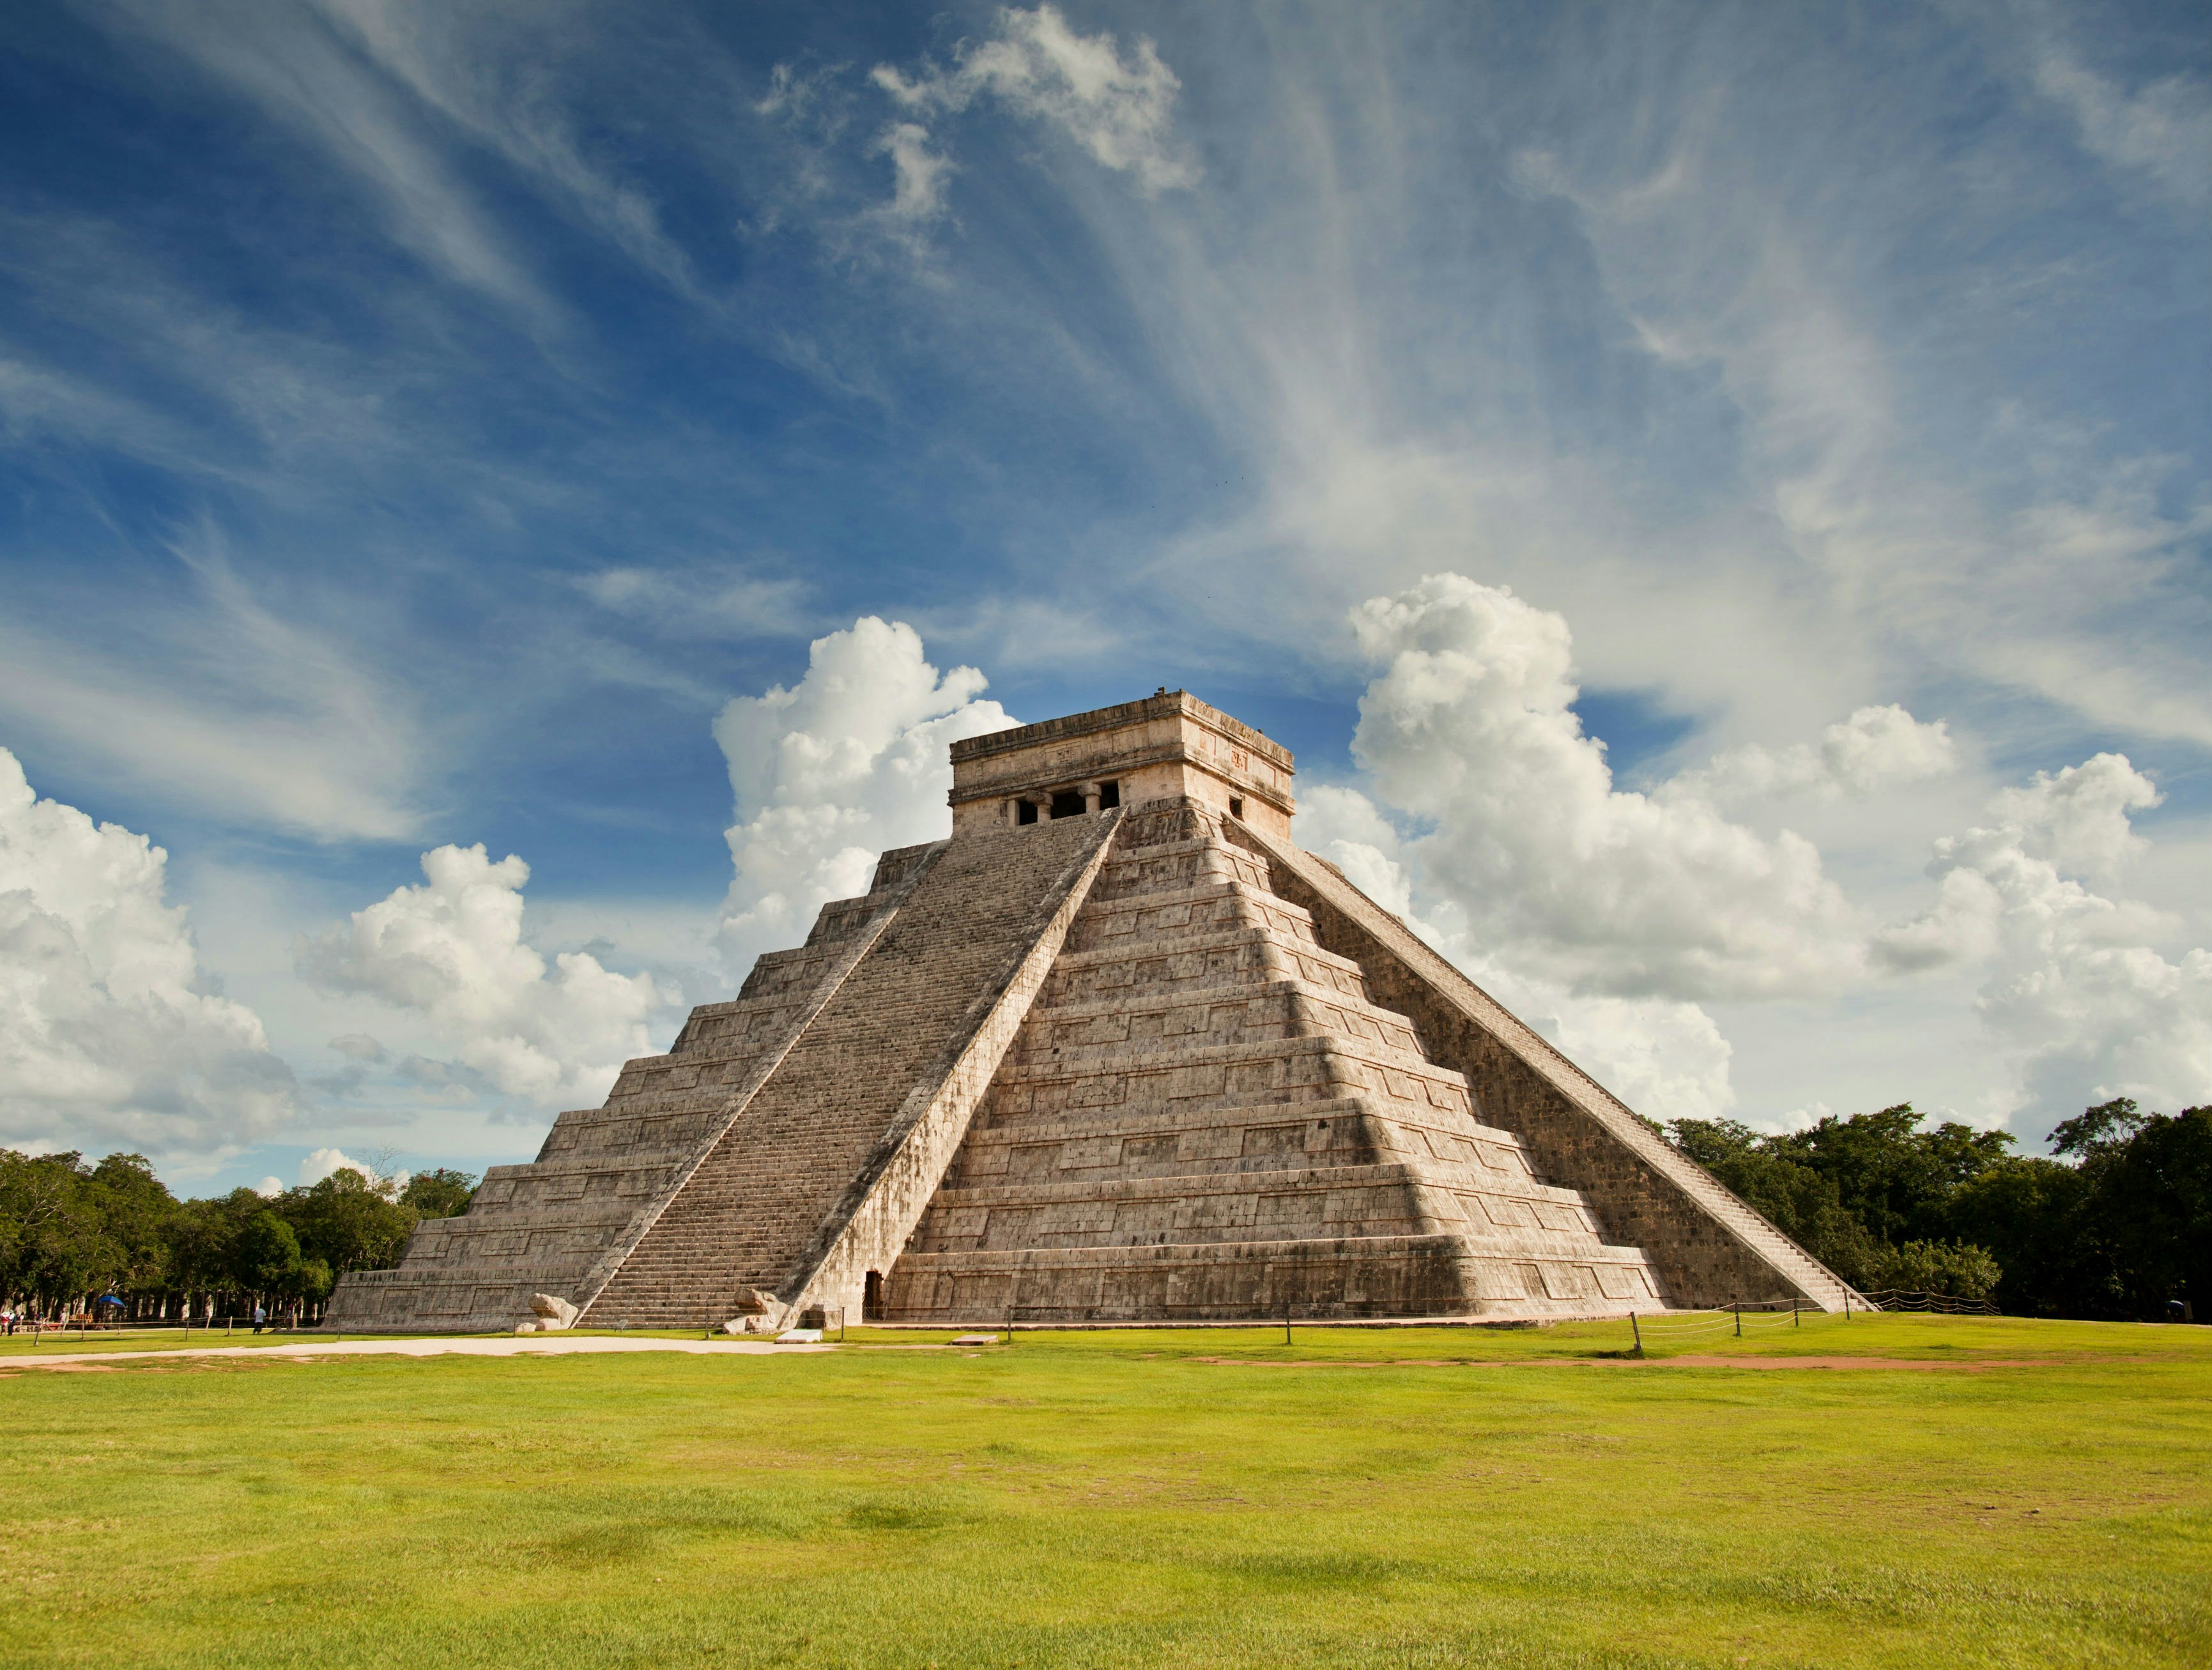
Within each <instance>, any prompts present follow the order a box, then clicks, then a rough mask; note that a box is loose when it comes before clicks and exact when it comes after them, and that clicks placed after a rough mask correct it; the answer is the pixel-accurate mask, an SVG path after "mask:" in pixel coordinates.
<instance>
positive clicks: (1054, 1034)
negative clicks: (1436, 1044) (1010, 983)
mask: <svg viewBox="0 0 2212 1670" xmlns="http://www.w3.org/2000/svg"><path fill="white" fill-rule="evenodd" d="M1658 1296H1659V1284H1658V1280H1657V1278H1656V1277H1655V1275H1654V1273H1653V1272H1652V1271H1651V1269H1650V1266H1649V1264H1648V1262H1647V1260H1645V1258H1644V1254H1642V1253H1641V1252H1640V1251H1638V1249H1637V1248H1633V1247H1626V1246H1613V1245H1607V1243H1606V1242H1605V1241H1604V1240H1603V1238H1602V1236H1601V1234H1600V1232H1599V1230H1598V1226H1597V1224H1596V1223H1595V1220H1594V1219H1593V1218H1592V1217H1591V1215H1590V1214H1589V1211H1588V1210H1587V1208H1586V1207H1585V1205H1584V1204H1583V1200H1582V1199H1581V1197H1580V1196H1579V1195H1578V1194H1577V1193H1576V1192H1575V1191H1574V1190H1572V1189H1570V1188H1563V1187H1556V1186H1554V1185H1552V1184H1550V1183H1547V1182H1546V1181H1543V1180H1542V1179H1541V1177H1540V1176H1539V1175H1537V1173H1536V1171H1535V1169H1534V1167H1533V1166H1532V1165H1531V1163H1530V1162H1529V1157H1528V1153H1527V1151H1526V1150H1525V1148H1524V1146H1523V1145H1522V1143H1521V1141H1520V1139H1518V1138H1517V1137H1516V1136H1515V1135H1514V1134H1513V1133H1511V1132H1510V1131H1506V1130H1503V1129H1500V1128H1498V1126H1492V1125H1486V1124H1485V1123H1483V1122H1482V1121H1481V1120H1480V1118H1479V1117H1478V1115H1477V1113H1476V1110H1475V1108H1474V1103H1473V1101H1472V1099H1471V1098H1470V1096H1469V1095H1468V1086H1467V1083H1466V1080H1465V1079H1464V1078H1462V1076H1461V1075H1460V1074H1459V1073H1457V1072H1453V1071H1451V1070H1450V1069H1449V1068H1445V1067H1440V1066H1437V1064H1436V1063H1435V1062H1434V1061H1432V1060H1430V1059H1429V1057H1428V1056H1427V1055H1426V1054H1425V1052H1424V1050H1423V1048H1422V1044H1421V1041H1420V1039H1419V1036H1418V1035H1416V1033H1415V1030H1414V1029H1413V1025H1412V1024H1411V1023H1409V1022H1408V1021H1407V1018H1406V1017H1404V1016H1403V1015H1401V1014H1397V1013H1395V1012H1393V1011H1389V1010H1387V1009H1384V1008H1381V1007H1379V1006H1377V1005H1376V1004H1375V1003H1374V1002H1373V1001H1372V1000H1371V999H1370V994H1369V993H1368V991H1367V989H1366V987H1365V983H1364V979H1363V977H1362V975H1361V972H1360V969H1359V966H1358V964H1357V963H1353V962H1352V961H1351V960H1349V959H1348V958H1346V957H1343V956H1337V955H1335V954H1334V953H1333V952H1331V951H1328V950H1324V949H1323V948H1322V946H1321V945H1320V944H1318V943H1317V942H1316V938H1315V935H1314V932H1313V923H1312V918H1311V917H1310V914H1309V913H1308V912H1306V911H1305V910H1304V909H1302V908H1299V907H1298V906H1297V905H1294V904H1291V903H1289V902H1286V901H1285V900H1284V899H1282V898H1280V897H1279V896H1277V895H1276V894H1275V893H1274V892H1273V890H1271V888H1270V886H1269V884H1268V871H1267V864H1266V862H1265V861H1264V860H1263V859H1260V858H1259V857H1257V856H1256V855H1255V854H1254V853H1250V852H1248V851H1245V850H1244V849H1243V848H1241V847H1237V846H1234V845H1232V844H1231V842H1230V841H1228V840H1226V839H1225V837H1224V836H1223V835H1222V834H1221V832H1220V827H1219V820H1218V818H1215V817H1209V816H1208V815H1207V814H1206V812H1205V811H1203V810H1202V809H1200V808H1196V807H1190V806H1185V807H1179V808H1175V809H1172V810H1169V811H1153V812H1142V813H1139V814H1137V815H1136V816H1135V817H1133V819H1132V821H1131V822H1130V823H1128V824H1127V826H1125V827H1124V829H1122V831H1121V835H1120V836H1119V837H1118V838H1117V840H1116V841H1115V853H1114V854H1113V856H1112V857H1110V858H1109V860H1108V862H1107V863H1106V865H1104V867H1103V870H1102V871H1101V873H1100V876H1099V878H1098V880H1097V883H1096V884H1095V885H1094V886H1093V887H1092V889H1091V894H1090V896H1089V899H1088V901H1087V902H1085V905H1084V907H1083V908H1082V911H1081V913H1080V914H1079V916H1078V917H1077V918H1076V920H1075V923H1074V926H1073V931H1072V932H1071V933H1070V935H1069V937H1068V939H1067V942H1066V948H1065V949H1064V950H1062V951H1061V952H1060V956H1059V958H1058V959H1057V961H1056V962H1055V963H1054V966H1053V969H1052V973H1051V975H1050V977H1049V979H1048V981H1047V982H1046V984H1045V987H1044V989H1043V991H1042V994H1041V995H1040V997H1039V999H1038V1000H1037V1002H1036V1005H1034V1006H1033V1007H1031V1009H1030V1011H1029V1014H1028V1017H1027V1019H1026V1020H1025V1021H1024V1023H1023V1025H1022V1028H1021V1030H1020V1033H1019V1035H1018V1038H1017V1040H1016V1041H1015V1044H1014V1046H1013V1048H1012V1051H1011V1052H1010V1053H1009V1054H1008V1055H1007V1057H1006V1060H1005V1062H1004V1064H1003V1065H1002V1066H1000V1070H999V1072H998V1075H997V1077H996V1078H994V1081H993V1083H992V1085H991V1089H990V1093H989V1095H988V1096H987V1097H986V1098H985V1099H984V1102H983V1104H982V1106H981V1109H980V1110H979V1111H978V1113H977V1114H976V1116H975V1120H974V1122H973V1124H972V1125H971V1126H970V1127H969V1133H968V1135H967V1139H966V1141H965V1142H964V1143H963V1145H961V1148H960V1150H959V1152H958V1155H957V1157H956V1158H955V1159H954V1161H953V1163H952V1165H951V1169H950V1170H949V1172H948V1173H947V1175H946V1176H945V1181H944V1183H943V1185H942V1187H939V1189H938V1191H937V1193H936V1195H935V1198H934V1199H933V1201H932V1202H931V1204H930V1207H929V1210H928V1212H927V1215H926V1216H925V1217H924V1218H922V1220H921V1224H920V1225H919V1227H918V1228H917V1230H915V1236H914V1238H913V1240H912V1242H910V1243H909V1245H908V1249H907V1250H906V1251H905V1253H904V1254H903V1255H902V1257H901V1258H900V1259H899V1260H898V1261H897V1263H896V1266H894V1268H893V1270H892V1272H891V1273H890V1284H889V1289H888V1292H887V1293H886V1295H885V1298H884V1304H883V1314H884V1316H885V1317H886V1318H887V1319H889V1320H892V1321H912V1322H921V1321H980V1320H986V1319H993V1318H1000V1317H1004V1316H1006V1315H1010V1314H1011V1315H1013V1316H1014V1317H1016V1318H1017V1319H1018V1320H1024V1321H1110V1320H1134V1319H1138V1318H1148V1319H1153V1320H1163V1319H1171V1318H1180V1319H1187V1320H1192V1321H1201V1320H1219V1319H1226V1318H1232V1317H1251V1316H1256V1315H1279V1314H1281V1312H1282V1309H1283V1308H1284V1307H1285V1306H1286V1305H1287V1306H1289V1307H1291V1309H1292V1310H1293V1311H1294V1312H1295V1313H1296V1314H1297V1315H1302V1316H1312V1315H1340V1316H1388V1315H1450V1314H1461V1313H1466V1312H1470V1311H1482V1312H1486V1313H1505V1314H1514V1315H1572V1314H1581V1313H1584V1312H1588V1311H1589V1310H1592V1309H1621V1308H1627V1307H1630V1306H1635V1307H1640V1308H1642V1309H1651V1308H1653V1306H1654V1305H1655V1304H1656V1303H1658Z"/></svg>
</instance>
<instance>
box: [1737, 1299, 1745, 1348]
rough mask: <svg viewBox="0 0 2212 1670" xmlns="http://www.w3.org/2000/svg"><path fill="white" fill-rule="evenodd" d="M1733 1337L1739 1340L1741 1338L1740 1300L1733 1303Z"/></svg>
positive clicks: (1741, 1310)
mask: <svg viewBox="0 0 2212 1670" xmlns="http://www.w3.org/2000/svg"><path fill="white" fill-rule="evenodd" d="M1735 1337H1736V1338H1737V1339H1742V1338H1743V1301H1742V1300H1741V1299H1738V1300H1737V1301H1736V1302H1735Z"/></svg>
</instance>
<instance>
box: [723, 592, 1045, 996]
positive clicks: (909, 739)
mask: <svg viewBox="0 0 2212 1670" xmlns="http://www.w3.org/2000/svg"><path fill="white" fill-rule="evenodd" d="M985 682H986V681H985V679H984V677H983V675H982V674H981V673H980V672H978V671H976V670H975V668H973V667H955V668H953V669H952V670H951V671H950V672H947V673H945V674H944V675H942V676H941V677H940V676H939V672H938V671H937V669H936V668H935V667H933V666H932V665H930V664H929V662H928V660H927V658H926V656H925V654H924V652H923V649H922V643H921V635H919V634H918V633H916V632H915V629H913V628H912V627H910V626H908V625H907V624H906V623H905V622H901V621H889V622H887V621H884V620H880V619H878V617H876V616H872V615H868V616H862V617H861V618H860V619H859V620H857V621H855V622H854V623H853V625H852V627H851V629H849V630H847V631H843V632H833V633H830V634H829V635H828V636H827V637H823V638H817V639H816V640H815V641H814V643H813V645H812V646H811V648H810V649H809V651H808V653H807V668H806V677H804V678H803V679H801V680H800V681H799V683H798V684H797V685H796V686H795V687H793V689H784V688H783V687H782V686H781V685H777V686H775V687H774V688H773V689H769V691H768V692H767V694H766V695H757V696H739V697H738V698H737V699H736V700H734V701H731V702H730V703H729V705H728V706H727V707H724V708H723V709H722V712H721V714H720V716H719V717H718V718H717V719H716V720H715V721H714V739H715V741H717V742H718V743H720V744H721V746H722V752H723V755H724V756H725V757H726V759H727V761H728V762H729V768H730V788H731V792H732V796H733V797H734V799H735V804H736V811H737V822H736V823H733V824H732V826H731V828H730V829H728V831H727V832H726V838H727V840H728V841H729V844H730V856H731V859H732V863H733V865H734V866H735V869H736V875H735V878H734V879H733V880H732V882H731V884H730V891H729V897H728V899H727V900H726V902H725V903H724V905H723V908H722V921H721V927H720V943H721V945H722V948H723V952H724V955H725V956H727V957H728V958H730V959H731V960H732V963H734V964H737V965H740V966H741V965H742V964H743V963H744V962H746V961H748V960H749V959H750V958H751V957H752V956H757V954H758V953H760V952H762V951H764V950H775V949H777V948H779V947H781V946H788V945H794V944H799V941H800V940H802V939H803V938H805V934H806V931H807V929H808V928H809V927H811V926H812V925H813V920H814V914H815V912H816V911H817V910H818V909H819V908H821V906H822V905H823V902H825V901H828V900H830V899H837V898H849V897H851V896H854V895H856V894H860V893H862V892H865V891H866V890H867V885H868V879H869V876H870V874H871V872H872V869H873V866H874V864H875V859H876V855H877V854H878V853H880V852H882V851H883V850H884V848H886V847H907V846H912V845H915V843H917V842H920V841H933V840H941V839H942V838H943V837H944V836H945V835H947V834H948V833H949V832H950V830H951V815H950V813H949V812H948V811H947V810H946V807H945V793H946V792H947V791H948V790H949V789H950V788H951V786H952V769H951V765H950V763H949V762H948V761H947V757H946V750H947V749H948V748H949V747H950V746H951V744H953V743H954V742H956V741H957V740H959V739H960V738H963V737H975V736H981V735H982V734H983V733H985V732H990V731H1003V730H1006V728H1007V727H1009V726H1012V725H1013V724H1014V723H1016V721H1015V720H1012V719H1011V718H1009V717H1008V716H1007V714H1006V709H1004V708H1003V707H1000V706H999V704H998V703H997V702H995V701H980V700H978V699H977V698H978V696H979V695H980V694H981V691H982V689H983V688H984V684H985Z"/></svg>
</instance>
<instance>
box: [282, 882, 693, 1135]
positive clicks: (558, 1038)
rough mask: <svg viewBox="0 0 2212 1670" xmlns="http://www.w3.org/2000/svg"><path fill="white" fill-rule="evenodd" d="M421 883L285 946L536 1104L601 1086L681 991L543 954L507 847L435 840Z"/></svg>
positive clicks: (354, 1038)
mask: <svg viewBox="0 0 2212 1670" xmlns="http://www.w3.org/2000/svg"><path fill="white" fill-rule="evenodd" d="M422 873H423V875H424V876H425V877H426V878H427V880H426V881H425V883H424V884H422V885H421V886H408V887H400V888H398V889H395V890H393V892H392V895H391V896H390V897H389V898H386V899H384V900H382V901H380V902H378V903H376V904H373V905H371V906H369V907H368V908H367V909H366V910H357V911H356V912H354V913H353V914H352V916H351V918H350V919H349V920H347V921H345V922H343V923H340V924H338V925H337V926H334V927H332V928H331V929H330V930H329V931H328V932H325V933H323V934H320V935H318V936H315V937H313V938H308V937H302V938H301V940H300V941H299V942H298V943H297V944H295V947H294V953H293V960H294V963H295V966H296V967H297V969H299V972H300V974H301V976H302V977H303V978H304V979H306V980H307V981H308V982H309V983H310V984H312V985H313V986H315V987H319V989H321V990H323V991H326V992H331V993H362V994H365V995H368V996H370V997H374V998H377V999H381V1000H382V1001H384V1002H386V1003H388V1004H391V1005H393V1006H394V1007H395V1008H399V1009H404V1010H410V1011H415V1012H416V1013H419V1014H421V1015H423V1016H425V1017H428V1021H429V1023H430V1025H431V1027H432V1029H434V1030H435V1031H436V1032H437V1033H439V1034H440V1035H442V1036H443V1037H444V1038H445V1039H446V1040H447V1041H448V1042H449V1043H450V1044H451V1045H452V1046H453V1048H454V1050H455V1052H456V1055H457V1057H458V1061H459V1066H463V1067H465V1068H466V1069H468V1070H469V1071H470V1072H473V1073H476V1074H477V1075H479V1076H481V1078H483V1079H484V1080H486V1081H488V1082H489V1084H492V1085H493V1086H494V1087H495V1088H496V1089H498V1090H501V1091H503V1092H505V1093H507V1095H509V1096H520V1097H525V1098H527V1099H528V1100H530V1101H532V1102H538V1103H540V1104H546V1105H550V1104H552V1103H554V1102H588V1101H592V1100H594V1099H596V1098H598V1097H599V1096H604V1095H605V1093H606V1091H607V1090H608V1088H609V1087H610V1086H611V1084H613V1083H614V1078H615V1075H616V1073H617V1072H619V1071H621V1068H622V1064H623V1062H624V1061H625V1060H629V1058H631V1057H632V1056H636V1055H642V1054H646V1053H647V1051H648V1050H649V1049H650V1048H651V1043H650V1040H649V1038H648V1036H647V1024H648V1022H649V1021H650V1019H651V1017H653V1014H654V1013H655V1011H659V1010H660V1009H662V1008H665V1007H667V1006H669V1005H673V1004H675V1003H677V1002H678V1001H679V994H678V993H676V992H673V991H669V990H665V989H663V988H662V987H659V986H657V985H656V984H655V983H654V981H653V977H652V976H651V975H646V974H638V975H621V974H617V973H615V972H613V971H612V970H611V969H605V968H603V967H602V966H600V963H599V959H598V958H597V957H595V956H592V955H591V954H590V953H588V952H586V951H562V952H559V953H557V954H556V956H553V958H552V959H551V960H550V963H549V962H548V960H547V958H546V957H545V956H544V954H543V953H542V952H540V951H539V950H537V948H536V947H534V946H532V945H531V944H528V943H527V942H526V940H525V938H523V932H522V908H523V897H522V889H523V886H524V884H526V882H528V881H529V879H530V866H529V865H526V864H525V863H524V862H523V861H522V860H521V859H519V858H516V857H514V856H513V855H512V854H510V855H508V856H507V857H506V858H504V859H500V860H499V862H497V863H496V864H495V863H493V862H492V861H491V859H490V858H489V856H488V855H487V854H486V853H485V851H484V848H483V846H482V845H481V844H479V845H477V846H474V847H439V848H437V849H436V850H435V851H434V852H428V853H424V854H423V855H422ZM374 1043H375V1041H374V1039H370V1038H368V1037H366V1035H352V1034H349V1035H347V1036H346V1037H345V1038H343V1039H341V1040H339V1041H337V1042H336V1044H335V1045H334V1048H340V1049H342V1050H343V1051H344V1053H346V1054H352V1055H354V1056H355V1058H356V1060H372V1059H377V1058H378V1055H379V1053H380V1048H381V1047H380V1046H379V1047H377V1048H375V1049H371V1048H368V1046H372V1045H374ZM349 1046H351V1048H349ZM447 1065H452V1064H447Z"/></svg>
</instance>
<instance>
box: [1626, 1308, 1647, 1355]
mask: <svg viewBox="0 0 2212 1670" xmlns="http://www.w3.org/2000/svg"><path fill="white" fill-rule="evenodd" d="M1628 1331H1629V1332H1630V1333H1632V1334H1634V1335H1635V1336H1636V1354H1637V1355H1638V1357H1641V1356H1643V1355H1644V1330H1643V1328H1642V1327H1639V1326H1638V1323H1637V1321H1636V1313H1635V1312H1634V1311H1630V1312H1629V1313H1628Z"/></svg>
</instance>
